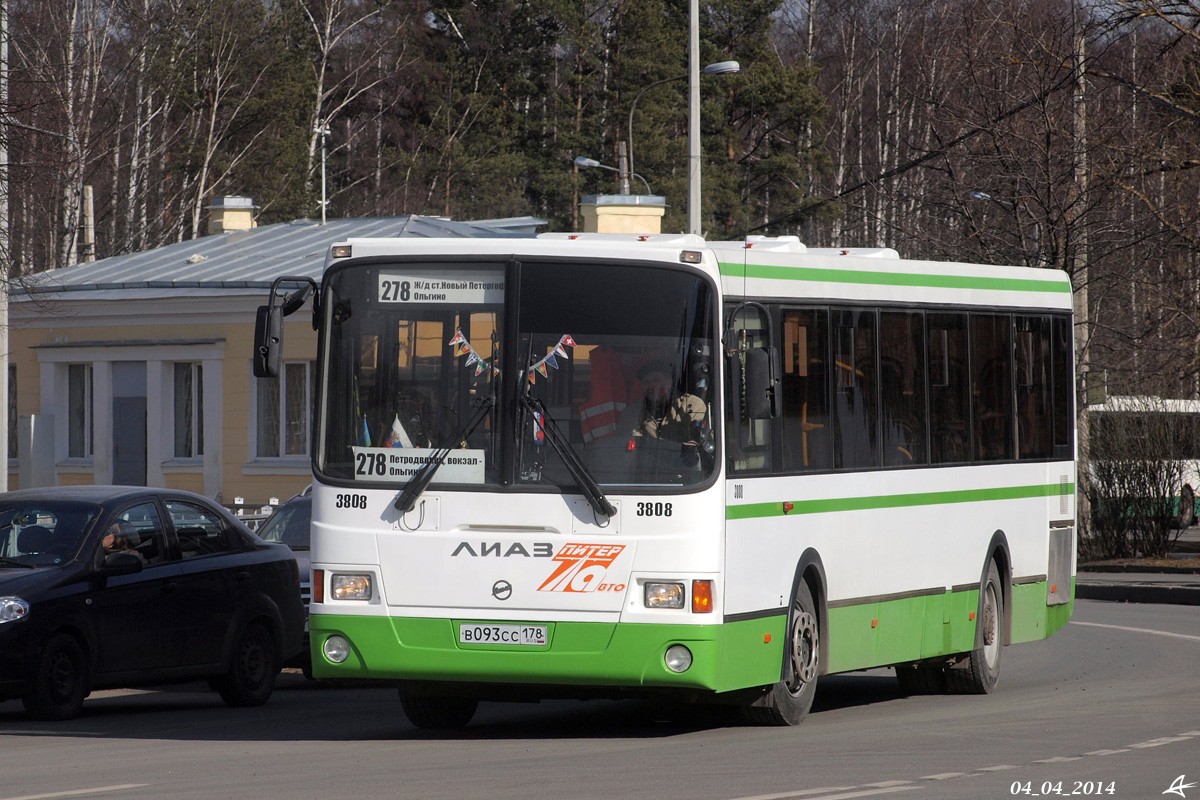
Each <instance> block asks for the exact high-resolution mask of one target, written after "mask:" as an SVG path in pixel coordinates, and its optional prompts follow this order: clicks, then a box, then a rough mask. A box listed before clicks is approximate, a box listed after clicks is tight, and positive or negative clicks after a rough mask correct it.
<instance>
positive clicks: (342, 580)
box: [329, 573, 371, 600]
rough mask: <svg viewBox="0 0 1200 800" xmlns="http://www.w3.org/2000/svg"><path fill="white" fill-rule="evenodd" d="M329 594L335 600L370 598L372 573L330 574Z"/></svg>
mask: <svg viewBox="0 0 1200 800" xmlns="http://www.w3.org/2000/svg"><path fill="white" fill-rule="evenodd" d="M329 594H330V595H332V596H333V599H334V600H370V599H371V576H370V575H361V574H359V575H338V574H337V573H334V574H333V575H330V576H329Z"/></svg>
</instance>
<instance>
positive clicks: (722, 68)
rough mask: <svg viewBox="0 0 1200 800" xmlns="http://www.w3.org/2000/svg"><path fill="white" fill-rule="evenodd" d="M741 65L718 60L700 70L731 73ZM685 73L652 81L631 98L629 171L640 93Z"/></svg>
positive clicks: (737, 70) (712, 73)
mask: <svg viewBox="0 0 1200 800" xmlns="http://www.w3.org/2000/svg"><path fill="white" fill-rule="evenodd" d="M741 68H742V67H741V65H740V64H739V63H738V62H736V61H718V62H716V63H715V64H709V65H708V66H707V67H705V68H704V69H703V70H701V71H700V74H701V75H732V74H734V73H736V72H739V71H740V70H741ZM686 77H688V76H687V75H672V76H671V77H670V78H663V79H662V80H657V81H654V82H653V83H650V84H647V85H646V86H645V87H643V88H642V90H641V91H640V92H638V93H637V96H636V97H634V98H633V102H632V103H630V104H629V124H628V126H627V127H628V129H629V132H628V137H629V139H628V141H629V171H630V172H633V112H634V111H636V110H637V104H638V101H639V100H641V99H642V95H644V94H645V93H646V92H648V91H650V90H651V89H653V88H654V87H655V86H662V85H663V84H664V83H670V82H671V81H681V80H683V79H684V78H686Z"/></svg>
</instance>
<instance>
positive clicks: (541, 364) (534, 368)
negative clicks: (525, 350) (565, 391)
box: [526, 333, 575, 383]
mask: <svg viewBox="0 0 1200 800" xmlns="http://www.w3.org/2000/svg"><path fill="white" fill-rule="evenodd" d="M563 345H566V347H574V346H575V340H574V339H572V338H571V334H569V333H564V334H563V335H562V336H561V337H560V338H559V340H558V342H557V343H556V344H555V345H554V347H552V348H550V352H549V353H547V354H546V356H545V358H540V359H538V360H537V361H535V362H533V363H532V364H530V365H529V369H528V370H526V371H527V372H528V373H529V381H530V383H532V382H533V375H534V373H535V372H540V373H541V374H542V377H543V378H548V377H550V375H549V370H547V369H546V367H547V366H549V367H552V368H553V369H558V359H556V358H555V356H556V355H559V356H562V357H563V358H570V355H568V354H567V350H566V347H564V346H563Z"/></svg>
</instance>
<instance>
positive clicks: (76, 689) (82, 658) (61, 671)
mask: <svg viewBox="0 0 1200 800" xmlns="http://www.w3.org/2000/svg"><path fill="white" fill-rule="evenodd" d="M35 669H36V672H35V673H34V676H33V691H32V692H30V693H29V694H28V695H26V696H25V697H23V698H21V702H22V703H23V705H24V706H25V711H26V712H28V714H29V715H30V716H31V717H34V718H35V719H71V718H72V717H74V716H76V715H77V714H78V713H79V710H80V709H81V708H83V699H84V698H85V697H87V696H88V692H89V688H88V684H89V683H90V676H89V675H88V662H87V656H86V655H85V654H84V652H83V648H82V647H81V646H80V645H79V642H78V641H77V640H76V639H75V638H74V637H73V636H69V635H67V634H65V633H56V634H54V635H53V636H51V637H50V638H49V639H47V640H46V644H45V645H44V646H43V647H42V651H41V653H39V654H38V658H37V662H36V667H35Z"/></svg>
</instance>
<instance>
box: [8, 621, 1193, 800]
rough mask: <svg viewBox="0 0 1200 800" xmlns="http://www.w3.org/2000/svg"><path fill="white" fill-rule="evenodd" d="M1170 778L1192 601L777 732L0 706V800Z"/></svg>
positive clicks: (850, 693)
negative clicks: (427, 727) (450, 724)
mask: <svg viewBox="0 0 1200 800" xmlns="http://www.w3.org/2000/svg"><path fill="white" fill-rule="evenodd" d="M1180 776H1185V777H1184V778H1183V779H1182V780H1179V779H1180ZM1188 783H1196V784H1197V785H1196V786H1195V787H1187V786H1186V784H1188ZM1173 785H1175V786H1177V787H1179V790H1178V792H1176V793H1174V794H1167V795H1165V796H1166V797H1178V796H1183V797H1185V798H1200V614H1197V612H1196V610H1195V609H1194V608H1191V607H1186V606H1161V605H1124V604H1117V603H1099V602H1091V601H1080V602H1079V604H1078V606H1077V611H1076V615H1075V619H1074V621H1073V622H1072V624H1071V625H1070V626H1068V628H1067V629H1066V630H1064V631H1062V632H1061V633H1059V634H1058V635H1056V636H1055V637H1054V638H1052V639H1050V640H1048V641H1046V642H1038V643H1035V644H1026V645H1020V646H1017V647H1010V648H1007V649H1006V650H1005V651H1004V664H1003V667H1002V673H1001V685H1000V688H999V690H998V692H997V693H995V694H993V695H990V696H986V697H955V696H937V697H911V698H905V697H902V696H900V694H899V693H898V691H897V689H896V685H895V680H894V678H893V677H892V675H891V672H890V671H875V672H870V673H858V674H854V675H847V676H834V677H830V678H825V679H822V683H821V684H820V686H819V688H818V694H817V701H816V707H815V708H814V711H813V713H812V715H811V716H810V717H809V718H808V720H806V721H805V723H804V724H803V725H802V726H800V727H798V728H791V729H780V728H747V727H739V726H735V725H731V724H728V723H727V722H725V721H722V720H721V719H719V718H714V717H712V716H711V715H702V714H695V715H689V714H682V715H681V714H678V713H673V712H671V711H669V710H663V709H658V708H654V707H651V706H649V705H646V704H641V703H634V702H608V701H596V702H590V703H581V702H553V703H542V704H539V705H485V706H483V707H481V710H480V713H479V714H478V715H477V716H476V720H475V722H474V723H472V725H471V726H470V727H469V728H468V729H466V730H465V731H463V732H461V733H458V734H454V735H450V736H430V735H429V734H427V733H424V732H419V731H416V730H415V729H413V728H412V727H411V726H409V725H408V723H407V721H406V720H405V719H404V717H403V715H402V713H401V712H400V707H399V702H398V701H397V699H396V696H395V693H394V692H393V691H391V690H386V689H348V688H339V689H333V688H327V687H325V686H322V685H315V684H306V683H305V682H303V681H302V679H300V678H299V677H298V676H290V677H288V678H287V679H286V680H285V681H284V682H283V685H282V686H281V688H280V690H279V691H277V692H276V694H275V697H274V698H273V699H272V700H271V702H270V704H269V705H267V706H266V707H265V708H261V709H227V708H225V707H224V706H223V705H222V704H221V702H220V701H219V699H218V698H217V697H216V695H214V694H210V693H207V692H204V691H202V690H201V687H198V686H194V685H192V686H185V687H172V688H171V689H169V690H164V691H151V692H102V693H97V694H96V695H94V696H93V697H92V698H91V699H89V700H88V702H87V703H86V704H85V706H84V713H83V715H82V716H81V717H80V718H78V719H76V720H72V721H70V722H67V723H56V724H51V723H44V722H31V721H28V720H26V719H24V717H23V716H22V714H21V708H20V705H19V704H18V703H11V702H10V703H4V704H0V800H17V798H22V799H23V800H32V799H33V798H38V800H49V799H50V798H59V797H63V798H80V797H96V798H136V799H137V800H142V799H143V798H218V797H219V798H255V799H256V800H302V799H303V798H322V800H325V799H327V798H332V797H352V798H355V800H367V799H369V798H447V799H448V800H449V799H450V798H453V800H469V799H470V798H488V799H489V800H498V799H500V798H537V799H538V800H574V799H575V798H587V799H588V800H590V799H591V798H604V799H606V800H607V799H608V798H655V800H675V799H676V798H684V799H685V800H734V799H735V798H737V799H739V800H742V799H744V798H754V799H755V800H767V798H770V799H771V800H785V798H797V799H798V800H799V799H800V798H803V800H833V798H839V799H840V798H857V797H884V798H887V797H911V798H927V797H928V798H1002V797H1031V796H1043V797H1044V796H1047V795H1050V796H1060V795H1069V794H1071V793H1072V792H1073V791H1074V792H1075V795H1074V796H1096V797H1116V798H1126V799H1128V800H1131V799H1132V798H1159V797H1163V796H1164V794H1163V793H1164V791H1166V790H1168V789H1169V788H1171V787H1172V786H1173ZM1180 793H1182V794H1180Z"/></svg>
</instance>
